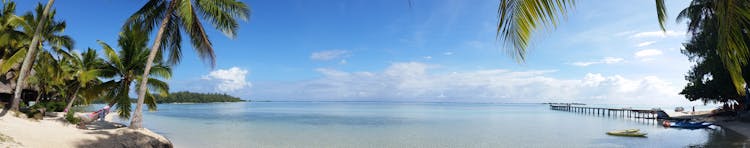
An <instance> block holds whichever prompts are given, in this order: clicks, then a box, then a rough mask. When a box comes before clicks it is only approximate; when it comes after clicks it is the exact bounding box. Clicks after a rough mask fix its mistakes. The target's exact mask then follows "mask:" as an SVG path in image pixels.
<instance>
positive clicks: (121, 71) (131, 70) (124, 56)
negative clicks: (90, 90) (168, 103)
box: [99, 26, 172, 118]
mask: <svg viewBox="0 0 750 148" xmlns="http://www.w3.org/2000/svg"><path fill="white" fill-rule="evenodd" d="M133 28H137V26H134V27H133ZM147 43H148V34H147V33H146V32H143V31H139V29H131V28H126V29H125V30H124V31H123V32H121V33H120V38H119V39H118V45H119V46H120V48H122V49H121V50H120V51H119V52H115V50H114V49H113V48H112V47H111V46H109V45H108V44H107V43H104V42H101V41H99V44H101V46H102V48H103V51H104V54H105V64H104V66H103V67H102V69H101V70H100V72H99V74H100V76H101V77H102V78H105V79H109V81H106V82H104V83H102V84H101V85H102V87H103V88H106V90H108V92H107V99H109V100H107V101H109V104H110V106H112V105H117V106H116V107H117V108H116V110H117V112H118V115H119V116H120V117H121V118H129V117H130V112H131V107H130V104H131V102H130V95H129V93H130V86H131V84H133V83H134V82H137V81H138V80H141V79H142V78H144V77H142V76H140V75H138V74H139V73H142V72H144V71H145V70H146V69H145V68H146V65H147V64H146V62H147V60H148V55H149V49H148V48H147V47H146V44H147ZM152 64H153V65H154V66H153V67H152V69H151V71H149V76H151V78H148V79H149V80H148V84H147V85H148V86H149V87H150V88H151V89H152V90H154V91H156V93H157V94H159V95H161V96H166V95H167V93H168V92H169V86H168V85H167V83H166V82H164V81H161V80H159V79H155V78H154V77H156V78H165V79H169V78H170V77H171V76H172V70H171V68H169V67H168V66H167V65H166V64H164V62H163V60H162V56H161V53H158V54H157V56H155V61H153V63H152ZM148 65H151V64H148ZM136 84H138V83H136ZM145 99H146V102H147V103H148V106H149V109H151V110H154V109H156V101H155V99H154V96H153V95H151V92H147V93H146V97H145Z"/></svg>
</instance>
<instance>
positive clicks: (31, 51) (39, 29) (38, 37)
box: [10, 0, 55, 110]
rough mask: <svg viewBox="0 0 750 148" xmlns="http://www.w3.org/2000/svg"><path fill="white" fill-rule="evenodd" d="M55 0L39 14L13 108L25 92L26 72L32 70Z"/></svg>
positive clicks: (18, 80)
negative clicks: (43, 30)
mask: <svg viewBox="0 0 750 148" xmlns="http://www.w3.org/2000/svg"><path fill="white" fill-rule="evenodd" d="M54 2H55V0H49V1H48V2H47V6H45V7H44V10H42V14H41V15H39V16H40V17H39V18H40V19H39V21H38V22H39V23H37V24H36V29H34V35H33V37H32V39H31V43H29V48H28V51H27V53H26V56H25V57H24V59H23V63H22V64H21V69H20V71H19V75H18V78H17V80H16V89H15V93H14V94H13V101H12V102H11V107H10V109H11V110H18V104H19V103H20V101H21V92H23V84H25V83H24V80H25V79H26V73H28V71H29V70H31V64H32V63H33V61H31V60H32V59H34V57H35V56H34V55H35V53H36V50H37V48H38V46H39V45H38V44H39V43H41V42H40V41H41V38H42V36H41V34H42V29H43V28H44V26H45V25H46V24H47V19H49V18H48V13H49V10H50V7H52V4H53V3H54Z"/></svg>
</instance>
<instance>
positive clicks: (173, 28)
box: [123, 0, 250, 129]
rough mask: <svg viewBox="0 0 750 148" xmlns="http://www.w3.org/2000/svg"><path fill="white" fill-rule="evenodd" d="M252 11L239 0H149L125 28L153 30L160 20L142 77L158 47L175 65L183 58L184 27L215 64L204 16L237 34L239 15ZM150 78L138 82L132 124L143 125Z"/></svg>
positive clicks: (245, 16) (197, 48)
mask: <svg viewBox="0 0 750 148" xmlns="http://www.w3.org/2000/svg"><path fill="white" fill-rule="evenodd" d="M199 15H200V16H199ZM249 15H250V9H249V8H248V7H247V5H245V4H244V3H243V2H241V1H237V0H149V1H148V2H147V3H146V4H145V5H144V6H143V7H141V9H140V10H138V11H137V12H135V14H133V15H132V16H131V17H130V18H128V20H127V21H126V22H125V25H124V26H123V28H127V27H131V26H141V27H140V28H143V29H145V30H147V31H149V32H150V31H151V30H153V29H155V28H154V27H155V25H156V24H157V23H158V24H159V28H158V31H157V32H156V38H154V43H153V46H151V51H150V53H149V54H148V60H147V62H146V63H147V64H146V67H145V70H144V71H143V74H142V77H144V78H148V76H149V74H150V71H151V69H152V67H151V64H152V63H153V60H154V58H155V57H156V54H157V52H158V51H162V52H168V53H169V59H168V63H169V64H171V65H173V64H176V63H178V62H179V61H180V57H181V54H182V49H181V47H180V44H181V42H182V39H181V38H182V36H181V34H180V32H181V31H184V32H186V33H188V37H189V38H190V41H191V43H192V45H193V47H194V49H195V51H196V52H197V53H198V55H199V56H200V57H201V58H202V59H204V60H206V61H208V62H209V63H210V64H211V66H212V67H213V66H214V65H215V55H214V49H213V47H212V45H211V41H210V40H209V39H208V35H206V31H205V29H204V28H203V24H202V22H201V18H203V20H207V21H208V23H210V24H212V25H213V26H214V27H215V28H216V29H218V30H220V31H222V32H223V33H224V34H225V35H226V36H228V37H230V38H234V37H235V36H236V33H235V32H236V31H237V29H238V27H239V25H238V24H237V21H236V20H235V18H240V19H243V20H247V19H248V16H249ZM162 44H164V46H162ZM147 81H150V79H142V80H141V83H140V85H139V86H138V102H137V104H136V108H135V113H134V114H133V118H132V120H131V123H130V127H131V128H136V129H137V128H143V125H142V121H143V117H142V104H143V101H144V97H145V96H146V92H147V91H148V90H146V84H147Z"/></svg>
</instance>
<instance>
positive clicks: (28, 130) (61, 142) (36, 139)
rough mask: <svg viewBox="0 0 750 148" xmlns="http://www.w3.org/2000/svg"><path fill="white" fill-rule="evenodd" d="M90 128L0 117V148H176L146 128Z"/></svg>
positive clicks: (103, 123) (50, 120) (109, 124)
mask: <svg viewBox="0 0 750 148" xmlns="http://www.w3.org/2000/svg"><path fill="white" fill-rule="evenodd" d="M21 116H23V115H21ZM86 127H87V129H79V128H76V125H73V124H70V123H67V121H65V120H64V119H62V117H44V118H43V119H41V120H34V119H27V118H23V117H16V115H15V113H13V112H8V113H7V114H6V115H4V116H2V117H0V138H2V139H3V140H0V147H19V146H20V147H173V145H172V143H171V141H170V140H169V139H167V138H166V137H164V136H163V135H159V134H157V133H155V132H152V131H151V130H148V129H145V128H144V129H130V128H126V127H125V128H123V127H122V126H118V125H117V123H114V122H107V121H96V122H94V123H91V124H89V125H87V126H86ZM5 137H10V138H5ZM5 139H9V140H5Z"/></svg>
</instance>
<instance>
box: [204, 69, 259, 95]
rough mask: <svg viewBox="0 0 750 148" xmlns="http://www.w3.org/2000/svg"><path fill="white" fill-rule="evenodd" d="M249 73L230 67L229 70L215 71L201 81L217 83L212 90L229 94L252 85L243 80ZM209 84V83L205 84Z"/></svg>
mask: <svg viewBox="0 0 750 148" xmlns="http://www.w3.org/2000/svg"><path fill="white" fill-rule="evenodd" d="M248 73H249V72H248V71H247V70H245V69H242V68H239V67H232V68H229V69H217V70H214V71H211V72H210V73H208V75H204V76H203V77H202V79H203V80H208V81H218V82H217V83H218V84H216V86H215V87H214V89H215V90H216V91H221V92H231V91H235V90H239V89H243V88H246V87H251V86H252V83H250V82H249V81H247V80H245V76H247V74H248ZM206 84H210V83H206Z"/></svg>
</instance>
